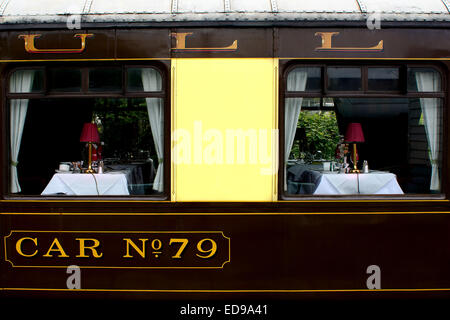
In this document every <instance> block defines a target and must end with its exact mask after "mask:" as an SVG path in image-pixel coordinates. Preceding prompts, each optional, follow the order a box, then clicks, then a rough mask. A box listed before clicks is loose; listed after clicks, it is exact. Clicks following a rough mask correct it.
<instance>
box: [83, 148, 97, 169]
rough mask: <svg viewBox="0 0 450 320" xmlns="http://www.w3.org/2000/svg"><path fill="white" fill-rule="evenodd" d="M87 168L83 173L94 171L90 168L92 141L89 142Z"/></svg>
mask: <svg viewBox="0 0 450 320" xmlns="http://www.w3.org/2000/svg"><path fill="white" fill-rule="evenodd" d="M88 161H89V162H88V168H87V169H86V170H85V171H84V173H95V171H94V169H92V142H89V160H88Z"/></svg>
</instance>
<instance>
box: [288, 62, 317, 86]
mask: <svg viewBox="0 0 450 320" xmlns="http://www.w3.org/2000/svg"><path fill="white" fill-rule="evenodd" d="M321 89H322V75H321V68H318V67H311V68H308V67H305V68H295V69H294V70H292V71H291V72H289V75H288V81H287V90H288V91H320V90H321Z"/></svg>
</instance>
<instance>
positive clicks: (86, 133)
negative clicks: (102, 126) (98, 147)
mask: <svg viewBox="0 0 450 320" xmlns="http://www.w3.org/2000/svg"><path fill="white" fill-rule="evenodd" d="M80 142H96V143H99V142H100V136H99V135H98V129H97V125H96V124H95V123H91V122H89V123H85V124H84V125H83V130H82V131H81V137H80Z"/></svg>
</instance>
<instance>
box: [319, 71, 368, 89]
mask: <svg viewBox="0 0 450 320" xmlns="http://www.w3.org/2000/svg"><path fill="white" fill-rule="evenodd" d="M327 72H328V90H330V91H359V90H361V89H362V82H361V68H353V67H351V68H346V67H329V68H328V69H327Z"/></svg>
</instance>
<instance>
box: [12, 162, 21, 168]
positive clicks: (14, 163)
mask: <svg viewBox="0 0 450 320" xmlns="http://www.w3.org/2000/svg"><path fill="white" fill-rule="evenodd" d="M18 164H19V161H11V165H12V166H13V167H17V165H18Z"/></svg>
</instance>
